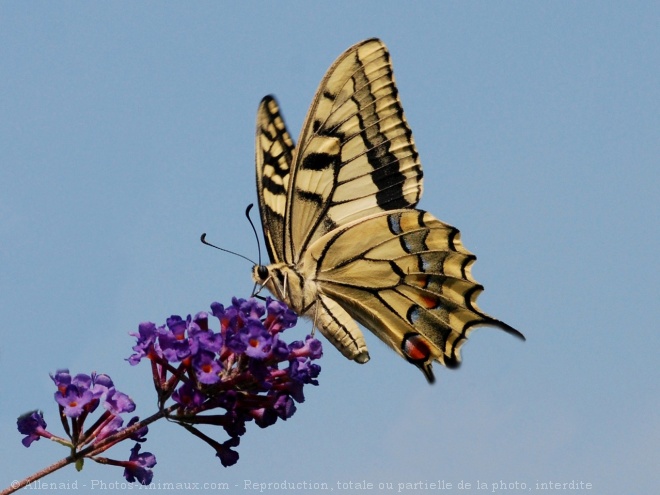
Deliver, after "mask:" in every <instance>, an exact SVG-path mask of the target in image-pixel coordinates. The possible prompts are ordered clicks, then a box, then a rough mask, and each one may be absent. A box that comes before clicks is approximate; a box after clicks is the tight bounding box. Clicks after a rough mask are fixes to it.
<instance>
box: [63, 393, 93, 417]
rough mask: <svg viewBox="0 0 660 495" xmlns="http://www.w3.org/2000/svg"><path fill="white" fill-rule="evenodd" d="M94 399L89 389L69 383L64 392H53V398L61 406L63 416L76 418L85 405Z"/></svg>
mask: <svg viewBox="0 0 660 495" xmlns="http://www.w3.org/2000/svg"><path fill="white" fill-rule="evenodd" d="M93 399H94V394H93V393H92V392H91V390H84V389H83V390H80V389H79V388H78V387H76V386H75V385H69V386H68V387H66V390H65V391H64V392H60V391H59V390H58V391H57V392H55V400H56V401H57V403H58V404H59V405H60V406H62V408H63V412H64V414H65V416H68V417H69V418H77V417H78V416H80V415H81V414H82V413H83V411H84V409H85V406H87V405H89V404H90V403H91V401H92V400H93Z"/></svg>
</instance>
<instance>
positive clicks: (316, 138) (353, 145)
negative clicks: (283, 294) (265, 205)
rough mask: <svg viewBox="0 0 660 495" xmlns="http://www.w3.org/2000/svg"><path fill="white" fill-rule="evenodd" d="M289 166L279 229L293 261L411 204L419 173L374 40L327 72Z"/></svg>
mask: <svg viewBox="0 0 660 495" xmlns="http://www.w3.org/2000/svg"><path fill="white" fill-rule="evenodd" d="M294 163H295V165H294V167H293V170H292V184H293V187H292V188H291V189H290V191H289V200H288V203H287V207H288V209H287V225H288V229H287V230H286V232H285V236H286V242H285V244H286V246H287V248H290V251H289V252H287V259H291V260H292V261H293V262H295V261H297V260H298V259H299V257H300V254H301V253H302V252H303V251H304V250H305V249H306V247H307V246H308V245H309V243H311V242H313V241H314V240H315V239H318V238H319V237H321V236H322V235H323V234H325V233H326V232H329V231H330V230H332V229H334V228H336V227H338V226H341V225H344V224H346V223H348V222H350V221H352V220H355V219H357V218H360V217H363V216H366V215H369V214H372V213H376V212H379V211H383V210H390V209H395V208H407V207H412V206H414V205H415V204H417V202H418V201H419V198H420V196H421V193H422V169H421V166H420V164H419V160H418V155H417V151H416V149H415V144H414V141H413V139H412V133H411V131H410V128H409V126H408V123H407V122H406V119H405V117H404V115H403V108H402V107H401V102H400V101H399V98H398V92H397V89H396V86H395V83H394V76H393V74H392V66H391V63H390V56H389V53H388V51H387V49H386V48H385V45H384V44H383V43H382V42H381V41H379V40H367V41H365V42H363V43H360V44H358V45H355V46H353V47H352V48H349V49H348V50H347V51H346V52H344V53H343V54H342V55H341V56H340V57H339V58H338V59H337V61H336V62H335V63H334V64H333V66H332V67H331V68H330V70H329V71H328V73H327V75H326V77H325V78H324V79H323V81H322V82H321V84H320V86H319V89H318V91H317V93H316V96H315V97H314V103H313V104H312V107H311V108H310V110H309V113H308V115H307V118H306V119H305V124H304V125H303V129H302V132H301V135H300V141H299V147H298V148H297V150H296V153H295V154H294ZM289 256H290V258H289Z"/></svg>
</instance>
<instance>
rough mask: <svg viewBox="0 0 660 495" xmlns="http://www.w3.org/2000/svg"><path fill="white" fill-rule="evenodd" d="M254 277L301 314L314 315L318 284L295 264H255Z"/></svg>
mask: <svg viewBox="0 0 660 495" xmlns="http://www.w3.org/2000/svg"><path fill="white" fill-rule="evenodd" d="M252 278H253V279H254V281H255V282H257V283H258V284H260V285H262V286H264V287H266V288H267V289H268V290H269V291H270V292H271V294H273V295H274V296H275V297H276V298H277V299H279V300H281V301H283V302H285V303H286V304H287V305H288V306H289V307H290V308H291V309H293V310H294V311H295V312H296V313H298V314H299V315H307V316H313V311H314V303H315V302H316V299H317V291H318V288H317V284H316V283H315V282H314V281H313V280H310V279H309V278H305V277H304V276H303V275H302V274H301V273H300V272H299V271H298V270H297V269H296V267H295V266H293V265H289V264H287V263H273V264H271V265H255V266H254V268H253V269H252Z"/></svg>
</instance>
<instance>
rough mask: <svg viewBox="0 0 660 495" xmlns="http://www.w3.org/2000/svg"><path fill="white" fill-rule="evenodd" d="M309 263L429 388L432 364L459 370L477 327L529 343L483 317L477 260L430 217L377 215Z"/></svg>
mask: <svg viewBox="0 0 660 495" xmlns="http://www.w3.org/2000/svg"><path fill="white" fill-rule="evenodd" d="M306 256H307V257H308V258H309V259H306V260H305V261H306V262H309V263H310V264H312V265H314V266H315V269H316V273H315V278H316V281H317V283H318V286H319V292H321V293H322V294H324V295H325V296H327V297H329V298H331V299H333V300H335V301H336V302H337V303H338V304H339V305H340V306H341V307H342V308H343V309H344V310H345V311H346V312H347V313H348V314H350V315H351V316H352V317H354V318H355V319H356V320H357V321H359V322H360V323H361V324H362V325H364V326H365V327H367V328H369V329H370V330H371V331H372V332H373V333H374V334H376V335H377V336H378V337H379V338H380V339H381V340H383V341H384V342H385V343H386V344H387V345H388V346H390V347H391V348H392V349H394V350H395V351H396V352H398V353H399V355H401V356H402V357H404V358H405V359H407V360H408V361H410V362H411V363H413V364H415V365H416V366H418V367H419V368H420V369H421V370H422V371H423V372H424V374H425V375H426V377H427V379H428V380H429V381H430V382H432V381H433V373H432V370H431V363H432V361H434V360H435V361H439V362H440V363H442V364H444V365H445V366H448V367H456V366H458V364H459V363H460V348H461V346H462V345H463V343H464V342H465V340H466V339H467V338H468V336H469V335H470V332H471V331H472V330H473V329H474V328H475V327H476V326H478V325H494V326H497V327H499V328H501V329H503V330H505V331H507V332H509V333H512V334H514V335H516V336H518V337H521V338H523V339H524V337H523V336H522V334H521V333H520V332H518V331H517V330H515V329H514V328H512V327H510V326H509V325H507V324H506V323H503V322H501V321H499V320H497V319H495V318H493V317H491V316H489V315H487V314H486V313H484V312H483V311H481V310H480V309H479V307H478V306H477V296H478V295H479V293H481V291H482V290H483V287H482V286H481V285H479V284H478V283H477V282H476V281H475V280H474V278H473V277H472V274H471V273H470V267H471V265H472V263H474V261H475V259H476V257H475V256H474V255H473V254H472V253H470V252H469V251H468V250H467V249H465V248H464V247H463V245H462V243H461V240H460V234H459V232H458V230H457V229H455V228H454V227H451V226H450V225H447V224H445V223H443V222H441V221H440V220H438V219H436V218H435V217H433V216H432V215H431V214H430V213H427V212H424V211H420V210H414V209H405V210H395V211H392V212H381V213H376V214H374V215H371V216H369V217H366V218H363V219H359V220H357V221H354V222H353V223H350V224H347V225H345V226H343V227H340V228H337V229H336V230H334V231H333V232H330V233H328V234H326V235H325V236H323V237H322V238H320V239H319V240H318V241H317V242H315V243H314V244H313V245H312V246H310V249H309V251H308V253H306ZM305 264H306V263H305Z"/></svg>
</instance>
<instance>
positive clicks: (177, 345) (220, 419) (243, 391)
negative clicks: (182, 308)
mask: <svg viewBox="0 0 660 495" xmlns="http://www.w3.org/2000/svg"><path fill="white" fill-rule="evenodd" d="M211 315H212V316H213V317H215V318H217V319H218V320H219V322H220V330H219V332H214V331H212V330H211V329H209V314H208V313H206V312H200V313H198V314H196V315H195V316H194V317H191V316H190V315H188V317H187V318H186V319H185V320H184V319H183V318H181V317H180V316H171V317H170V318H168V319H167V322H166V324H165V325H162V326H160V327H157V326H156V325H155V324H154V323H150V322H149V323H142V324H140V326H139V329H138V333H134V334H132V335H133V336H135V337H136V338H137V343H136V345H135V346H134V347H133V350H134V351H135V353H134V354H133V355H132V356H130V357H129V358H128V361H129V363H130V364H132V365H135V364H137V363H139V362H140V361H141V360H142V359H144V358H146V359H149V360H150V361H151V364H152V372H153V378H154V383H155V384H156V389H157V392H158V396H159V401H160V407H161V410H165V404H166V401H168V400H169V399H170V398H171V399H172V400H173V401H174V407H173V408H171V407H170V408H168V409H167V410H168V411H171V412H168V417H169V418H170V419H172V420H174V421H176V422H178V423H179V424H180V425H181V426H183V427H184V428H186V429H187V430H188V431H190V432H191V433H193V434H194V435H196V436H198V437H199V438H201V439H202V440H204V441H205V442H206V443H208V444H209V445H210V446H211V447H212V448H213V449H214V450H215V451H216V455H217V456H218V457H219V458H220V462H221V463H222V465H223V466H230V465H232V464H235V463H236V462H237V461H238V453H237V452H236V451H235V450H233V447H236V446H238V444H239V442H240V436H241V435H243V434H244V433H245V431H246V427H245V424H246V422H248V421H252V420H254V421H255V423H256V424H257V425H259V426H260V427H262V428H265V427H267V426H270V425H272V424H274V423H275V422H276V421H277V419H278V418H280V419H282V420H286V419H288V418H290V417H291V416H292V415H293V414H294V412H295V411H296V406H295V402H303V401H304V400H305V397H304V395H303V386H304V385H305V384H313V385H318V381H317V380H316V377H317V376H318V374H319V372H320V367H319V366H318V365H317V364H314V363H312V362H311V361H313V360H315V359H318V358H320V357H321V355H322V348H321V343H320V342H319V341H318V340H317V339H315V338H313V337H311V336H307V338H306V339H305V341H304V342H302V341H296V342H293V343H291V344H287V343H286V342H284V341H283V340H281V339H280V333H281V332H283V331H284V330H286V329H288V328H291V327H292V326H293V325H295V323H296V320H297V316H296V314H295V313H294V312H293V311H291V310H290V309H288V308H287V306H286V305H285V304H283V303H281V302H279V301H276V300H272V299H267V300H266V307H264V306H263V305H262V304H260V303H259V302H258V301H256V300H255V299H249V300H245V299H236V298H234V299H232V304H231V306H229V307H227V308H225V307H224V306H223V305H221V304H219V303H213V304H211ZM280 366H281V367H280ZM218 410H222V411H223V412H219V411H218ZM199 424H207V425H217V426H222V427H223V428H224V430H225V432H226V433H227V435H228V436H229V439H228V440H227V441H225V442H223V443H220V442H217V441H215V440H214V439H212V438H210V437H208V436H207V435H205V434H204V433H202V432H201V431H200V430H198V429H197V428H195V427H194V426H193V425H199Z"/></svg>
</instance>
